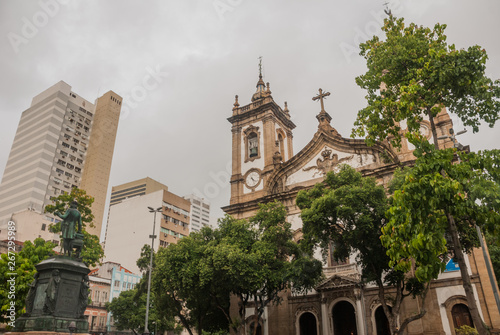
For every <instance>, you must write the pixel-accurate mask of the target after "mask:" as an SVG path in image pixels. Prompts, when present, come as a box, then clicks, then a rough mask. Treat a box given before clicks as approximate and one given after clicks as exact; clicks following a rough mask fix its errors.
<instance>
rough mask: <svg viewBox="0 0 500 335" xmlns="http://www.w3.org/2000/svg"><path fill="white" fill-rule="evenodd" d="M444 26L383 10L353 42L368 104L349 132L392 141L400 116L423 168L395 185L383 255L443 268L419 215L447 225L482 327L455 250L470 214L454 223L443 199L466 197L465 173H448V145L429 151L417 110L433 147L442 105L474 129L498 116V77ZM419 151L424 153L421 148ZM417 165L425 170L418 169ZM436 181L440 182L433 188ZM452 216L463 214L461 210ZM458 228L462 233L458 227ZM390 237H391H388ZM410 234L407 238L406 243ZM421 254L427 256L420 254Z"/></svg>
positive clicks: (436, 242)
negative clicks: (377, 32)
mask: <svg viewBox="0 0 500 335" xmlns="http://www.w3.org/2000/svg"><path fill="white" fill-rule="evenodd" d="M445 28H446V25H440V24H436V25H435V26H434V29H430V28H427V27H421V26H417V25H415V24H413V23H411V24H409V25H408V26H405V24H404V21H403V19H397V18H395V17H394V16H392V15H389V18H387V19H385V21H384V26H383V28H382V30H383V31H384V33H385V35H386V38H385V40H381V39H379V38H378V37H376V36H375V37H373V38H372V39H371V40H369V41H367V42H366V43H362V44H361V45H360V48H361V53H360V54H361V55H362V56H364V57H365V58H366V60H367V66H368V71H367V72H366V73H365V74H364V75H362V76H359V77H358V78H356V82H357V84H358V85H359V86H361V87H362V88H365V89H367V90H368V95H367V100H368V106H367V107H366V108H364V109H362V110H361V111H359V113H358V118H357V120H356V123H355V129H354V130H353V136H354V135H361V136H364V135H366V138H367V142H368V143H369V144H370V143H374V141H376V140H385V139H386V138H388V139H390V141H391V143H392V144H393V145H395V146H396V147H399V146H400V144H401V138H402V136H403V135H402V133H401V128H400V122H402V121H405V122H406V124H407V126H408V131H407V132H406V133H405V134H404V136H406V137H407V138H408V140H409V141H410V142H411V143H413V144H414V145H415V146H416V147H417V149H416V150H415V152H414V154H415V156H417V157H419V159H420V158H422V157H425V158H422V162H423V161H425V163H426V164H429V167H430V169H427V170H426V169H425V168H424V167H423V164H421V165H420V170H416V172H415V173H416V176H415V178H412V177H411V176H409V177H407V178H406V182H405V186H403V188H406V191H405V192H404V193H403V191H404V190H402V191H401V192H396V193H395V195H394V199H395V203H394V204H393V207H392V208H391V211H390V215H391V221H390V224H389V225H388V226H387V227H386V228H385V229H384V234H385V236H386V237H385V238H384V243H385V245H386V246H388V247H389V246H391V248H390V250H389V252H390V256H391V259H392V261H393V262H394V264H396V263H398V266H399V267H400V268H401V269H403V268H408V265H409V263H408V259H406V260H405V261H402V262H400V256H401V255H400V253H401V252H404V253H416V254H413V255H411V256H413V257H415V258H417V259H420V260H421V261H425V264H424V262H421V263H420V268H419V271H417V273H416V275H417V277H418V278H419V279H420V280H430V279H431V278H435V277H436V276H437V274H438V273H439V271H440V270H441V269H442V268H443V266H442V264H441V263H442V257H441V258H440V257H438V256H437V255H438V254H439V255H445V254H446V253H447V248H446V245H447V244H446V240H445V237H444V231H443V230H442V229H441V230H438V231H440V232H441V233H442V234H441V236H438V234H436V231H433V232H429V233H430V234H429V235H425V233H426V232H427V231H426V229H424V228H422V227H424V226H426V225H424V224H422V223H425V222H428V223H430V224H431V225H433V226H435V227H441V226H443V225H444V226H447V228H446V233H447V236H449V238H450V243H449V244H448V246H449V247H450V249H452V250H453V257H454V258H455V259H456V260H457V263H458V264H459V266H460V271H461V275H462V280H463V285H464V290H465V293H466V296H467V304H468V306H469V309H470V312H471V316H472V318H473V321H474V324H475V325H476V327H477V329H478V331H479V333H480V334H481V335H483V334H486V333H487V330H486V328H485V326H484V324H483V322H482V320H481V317H480V315H479V311H478V308H477V305H476V301H475V299H474V296H473V291H472V286H471V282H470V278H469V275H468V273H467V271H466V264H465V258H464V255H463V249H464V248H465V249H466V250H467V247H468V245H470V246H474V245H476V244H475V243H476V241H477V238H476V239H475V238H474V236H475V235H474V232H473V230H474V229H473V224H474V220H473V219H471V218H469V220H468V222H467V223H464V224H463V225H461V227H457V222H456V220H457V217H456V216H454V214H462V213H463V212H465V210H464V209H462V208H460V209H457V210H455V209H453V208H451V207H450V204H451V203H453V200H456V199H455V198H456V197H458V198H460V197H465V198H464V199H470V197H469V196H468V193H467V195H465V194H466V193H463V192H464V191H466V187H465V186H464V183H467V181H466V180H464V179H453V177H454V176H459V177H461V174H460V173H458V172H453V171H452V170H453V169H452V168H450V170H446V169H445V168H446V167H450V166H451V164H448V163H449V162H445V161H444V159H445V157H447V158H448V159H450V160H452V159H453V158H454V157H453V153H452V152H451V151H450V150H448V151H446V152H444V153H439V154H438V153H436V152H435V150H432V149H433V147H432V146H431V145H430V144H429V143H428V142H427V141H426V139H425V138H424V136H423V135H421V134H420V132H419V129H420V122H421V121H422V120H423V116H424V115H425V116H427V117H428V119H429V122H430V125H431V131H432V135H433V140H434V149H438V134H437V131H436V127H435V124H434V117H435V116H437V114H438V113H439V112H440V111H441V110H443V109H444V108H445V107H446V108H447V110H448V112H449V113H452V114H455V115H457V116H458V117H459V118H460V119H461V120H462V122H463V123H464V124H465V125H467V126H470V127H472V129H473V130H474V132H476V131H478V127H479V124H480V123H481V122H482V121H484V122H486V123H488V124H489V125H490V126H493V125H494V123H495V122H496V120H498V118H499V114H498V112H499V109H500V100H499V99H500V86H499V82H498V81H495V82H493V81H492V80H491V79H490V78H488V77H487V76H486V75H485V68H486V67H485V64H486V59H487V55H486V51H485V50H484V49H482V48H481V47H479V46H472V47H469V48H468V49H467V50H465V49H460V50H457V49H456V48H455V46H454V45H448V43H447V42H446V35H445V34H444V30H445ZM380 88H382V90H381V92H379V90H380ZM423 153H426V155H424V156H422V154H423ZM476 158H477V157H476ZM417 164H418V160H417ZM447 164H448V165H447ZM459 165H460V164H459ZM436 167H437V168H438V169H436ZM458 169H460V168H458ZM424 171H427V172H428V173H430V174H429V175H423V174H422V172H424ZM476 171H477V170H476ZM490 172H491V171H490ZM476 181H478V182H479V181H480V178H476ZM411 184H414V185H411ZM436 185H438V186H439V187H444V189H439V188H438V187H436ZM408 191H411V192H412V193H408ZM416 192H421V193H416ZM410 197H413V199H414V200H416V199H418V201H419V202H420V205H425V206H424V207H426V208H423V209H422V212H419V210H417V209H416V208H413V207H412V206H410V205H405V204H404V203H403V200H402V199H406V200H410V199H409V198H410ZM413 203H415V202H413ZM416 205H417V204H416V203H415V206H416ZM474 208H475V209H477V207H474ZM423 212H427V213H428V214H429V217H423V216H422V213H423ZM468 214H470V212H468ZM419 220H421V221H419ZM458 220H459V221H463V220H465V221H467V219H466V218H465V219H462V218H459V219H458ZM467 224H468V225H469V226H467ZM389 227H391V228H389ZM391 229H394V231H395V232H400V231H401V230H404V229H406V230H407V231H408V232H407V235H405V234H402V235H401V236H398V235H397V234H394V231H393V233H391V232H390V230H391ZM459 231H461V232H462V233H463V235H459ZM412 236H413V237H416V239H414V238H412ZM392 237H394V238H395V240H394V241H393V240H392ZM405 238H406V239H407V240H406V241H405ZM410 240H411V241H413V243H414V244H413V245H412V244H409V243H410ZM462 243H465V245H462ZM430 246H434V247H438V248H437V249H434V250H427V251H425V252H423V249H430ZM398 247H399V248H400V249H399V250H398ZM423 255H427V256H429V257H431V258H429V259H425V258H424V257H423ZM402 257H403V258H404V257H405V256H402Z"/></svg>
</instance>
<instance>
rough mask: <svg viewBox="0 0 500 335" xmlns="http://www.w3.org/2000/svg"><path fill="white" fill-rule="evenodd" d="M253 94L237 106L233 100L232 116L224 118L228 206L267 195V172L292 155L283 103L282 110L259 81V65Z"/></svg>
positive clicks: (290, 125) (236, 99) (288, 124)
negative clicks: (228, 156)
mask: <svg viewBox="0 0 500 335" xmlns="http://www.w3.org/2000/svg"><path fill="white" fill-rule="evenodd" d="M259 69H260V71H259V80H258V82H257V91H256V92H255V93H254V94H253V96H252V102H251V103H249V104H248V105H245V106H240V104H239V102H238V96H236V98H235V102H234V107H233V115H232V116H231V117H230V118H228V121H229V122H230V123H231V125H232V127H231V132H232V142H233V145H232V176H231V200H230V204H238V203H242V202H246V201H249V200H253V199H256V198H260V197H262V196H265V195H267V193H268V190H267V189H266V182H267V179H268V177H269V175H270V173H271V172H273V171H274V169H275V168H277V167H278V166H279V165H281V163H282V162H285V161H287V160H289V159H290V158H291V157H292V156H293V146H292V130H293V129H294V128H295V124H294V123H293V122H292V121H291V120H290V113H289V111H288V107H287V103H286V102H285V107H284V109H282V108H281V107H280V106H279V105H278V104H276V103H275V102H274V100H273V98H272V96H271V90H270V87H269V83H267V86H266V85H265V84H264V81H263V80H262V71H261V69H262V67H261V64H259Z"/></svg>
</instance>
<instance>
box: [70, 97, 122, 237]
mask: <svg viewBox="0 0 500 335" xmlns="http://www.w3.org/2000/svg"><path fill="white" fill-rule="evenodd" d="M121 105H122V98H121V97H120V96H119V95H117V94H116V93H114V92H113V91H109V92H107V93H106V94H104V95H103V96H102V97H100V98H99V99H97V103H96V109H95V115H94V122H93V123H92V131H91V133H90V143H89V150H88V152H87V158H86V160H85V166H84V169H83V176H82V182H81V184H80V188H82V189H84V190H85V191H86V192H87V194H89V195H91V196H93V197H94V203H93V204H92V213H93V214H94V227H87V231H88V232H89V233H91V234H94V235H97V236H98V237H100V236H101V227H102V220H103V217H104V207H105V204H106V195H107V193H108V183H109V173H110V172H111V162H112V160H113V151H114V148H115V139H116V131H117V129H118V120H119V119H120V110H121Z"/></svg>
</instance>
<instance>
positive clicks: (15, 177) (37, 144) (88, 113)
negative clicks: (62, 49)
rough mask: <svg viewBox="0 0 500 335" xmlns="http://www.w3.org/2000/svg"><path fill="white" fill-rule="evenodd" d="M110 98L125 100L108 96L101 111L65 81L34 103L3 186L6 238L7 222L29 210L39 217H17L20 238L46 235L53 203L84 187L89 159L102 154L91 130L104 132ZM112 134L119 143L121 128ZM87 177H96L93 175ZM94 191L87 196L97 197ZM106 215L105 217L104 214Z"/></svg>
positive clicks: (0, 205) (0, 199)
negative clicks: (98, 117)
mask: <svg viewBox="0 0 500 335" xmlns="http://www.w3.org/2000/svg"><path fill="white" fill-rule="evenodd" d="M110 96H111V97H113V98H114V99H117V101H121V98H119V97H117V96H116V95H115V94H113V93H112V92H108V93H106V94H105V95H104V96H103V97H102V98H100V99H98V100H97V103H98V106H97V108H96V106H95V105H94V104H93V103H91V102H89V101H88V100H85V99H83V98H82V97H80V96H79V95H77V94H76V93H74V92H73V91H72V90H71V86H70V85H68V84H67V83H65V82H63V81H60V82H58V83H57V84H55V85H54V86H52V87H50V88H48V89H47V90H45V91H44V92H42V93H40V94H38V95H37V96H35V97H34V98H33V101H32V103H31V106H30V107H29V108H28V109H27V110H25V111H24V112H23V113H22V115H21V120H20V121H19V126H18V128H17V131H16V135H15V138H14V142H13V144H12V148H11V151H10V154H9V158H8V160H7V165H6V168H5V171H4V175H3V178H2V182H1V184H0V238H2V237H3V236H4V235H5V234H6V233H7V231H6V229H5V228H4V227H6V223H7V221H8V220H11V219H15V218H16V214H19V213H22V212H26V211H30V212H35V213H37V214H39V215H38V216H37V215H35V216H33V215H23V216H22V217H30V219H29V220H24V219H20V216H17V217H19V219H18V221H19V222H17V226H16V228H17V231H18V236H17V239H19V240H20V239H21V238H22V236H24V235H23V234H21V235H19V234H20V233H21V232H22V231H24V232H27V231H33V230H41V231H43V230H44V229H42V228H46V222H47V220H50V218H47V216H46V215H43V211H44V208H45V206H46V205H48V204H50V203H51V198H52V197H55V196H58V195H60V194H62V193H63V192H69V191H71V188H72V187H80V186H81V181H82V177H83V175H82V173H83V170H84V166H85V161H86V157H87V156H92V155H91V154H90V153H89V152H88V151H90V150H91V149H92V150H96V149H93V147H95V145H92V141H93V140H91V141H90V142H89V139H91V130H92V128H93V126H94V125H100V126H99V127H101V129H103V128H102V126H101V124H102V123H101V122H98V123H97V122H96V120H95V119H96V117H95V114H96V111H97V112H98V113H99V114H105V112H102V113H101V111H102V110H105V109H106V106H105V105H106V104H105V103H104V100H103V99H104V98H106V97H110ZM101 105H103V106H104V107H101ZM108 131H109V132H112V133H113V134H112V135H113V138H114V136H115V135H116V128H114V129H113V128H112V127H110V128H109V130H108ZM101 133H102V132H101ZM94 134H97V135H99V134H98V133H96V132H92V136H94ZM97 135H95V137H97ZM101 136H103V137H106V136H108V134H105V135H103V134H101ZM103 143H104V142H103ZM113 144H114V142H113ZM94 171H95V170H94ZM108 174H109V170H108ZM87 178H88V179H93V178H94V177H93V176H90V175H89V174H87ZM106 187H107V181H106ZM91 191H92V190H90V191H89V190H87V193H88V194H90V195H92V196H94V197H96V194H92V193H91ZM104 196H105V195H104ZM92 210H93V212H94V215H96V216H98V215H99V213H98V209H96V207H93V208H92ZM100 216H101V218H102V213H101V214H100ZM33 217H37V219H33ZM25 235H26V236H28V235H27V234H25ZM41 235H43V234H41ZM98 235H99V234H98ZM35 236H36V234H35Z"/></svg>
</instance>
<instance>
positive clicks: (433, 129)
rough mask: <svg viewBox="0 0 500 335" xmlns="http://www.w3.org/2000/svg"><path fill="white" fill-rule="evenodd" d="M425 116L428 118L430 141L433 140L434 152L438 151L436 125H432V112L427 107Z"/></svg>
mask: <svg viewBox="0 0 500 335" xmlns="http://www.w3.org/2000/svg"><path fill="white" fill-rule="evenodd" d="M427 116H429V122H430V123H431V132H432V139H433V140H434V147H435V148H436V150H439V145H438V136H437V131H436V125H435V124H434V117H433V116H432V111H431V108H430V107H427Z"/></svg>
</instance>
